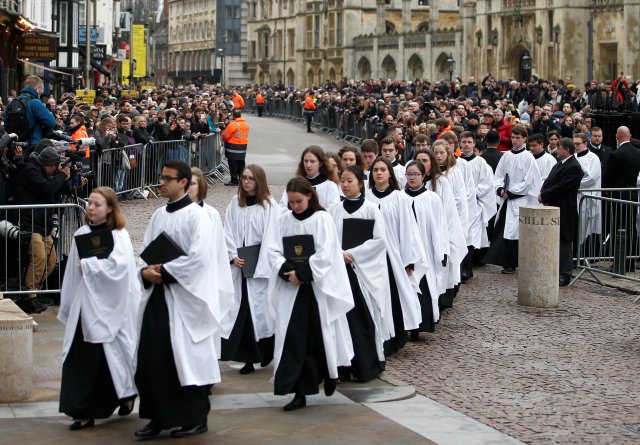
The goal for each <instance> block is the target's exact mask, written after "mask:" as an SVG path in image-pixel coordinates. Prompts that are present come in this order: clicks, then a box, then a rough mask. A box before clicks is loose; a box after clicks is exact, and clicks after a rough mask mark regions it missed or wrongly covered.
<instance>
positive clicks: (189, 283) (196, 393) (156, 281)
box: [135, 160, 221, 439]
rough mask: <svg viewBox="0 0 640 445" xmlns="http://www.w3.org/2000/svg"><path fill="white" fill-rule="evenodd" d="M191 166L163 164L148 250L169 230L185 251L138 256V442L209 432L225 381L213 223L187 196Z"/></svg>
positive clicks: (168, 233) (145, 241)
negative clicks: (217, 388)
mask: <svg viewBox="0 0 640 445" xmlns="http://www.w3.org/2000/svg"><path fill="white" fill-rule="evenodd" d="M190 182H191V168H190V167H189V166H188V165H187V164H186V163H184V162H182V161H178V160H174V161H165V163H164V165H163V168H162V173H161V175H160V190H161V193H162V195H163V196H166V197H167V198H168V199H169V202H168V204H167V205H166V206H165V207H161V208H159V209H158V210H156V212H155V213H154V214H153V216H152V217H151V221H150V222H149V226H148V227H147V231H146V233H145V235H144V240H143V249H144V248H146V247H147V246H148V245H149V244H150V243H151V242H152V241H154V240H155V239H156V238H157V237H158V236H159V235H161V234H162V233H164V234H165V235H166V236H167V237H168V238H169V239H170V240H171V241H172V242H173V243H174V244H175V245H177V246H178V247H179V248H180V249H181V250H182V251H183V252H186V254H184V255H181V256H178V257H177V258H175V259H172V260H170V261H166V262H165V263H164V264H147V263H145V262H144V260H142V259H141V260H140V265H141V266H142V267H141V276H142V284H143V290H142V304H141V308H142V314H141V317H140V321H141V327H140V343H139V346H138V363H137V371H136V376H135V381H136V386H137V387H138V390H139V393H140V417H141V418H144V419H149V420H150V422H149V424H147V425H146V426H145V427H144V428H141V429H140V430H138V431H136V432H135V436H136V437H137V438H139V439H148V438H152V437H155V436H157V435H158V434H160V432H162V430H168V429H172V431H171V435H172V436H173V437H189V436H193V435H196V434H202V433H205V432H206V431H207V416H208V413H209V409H210V404H209V398H208V390H209V388H210V387H211V385H213V384H215V383H219V382H220V369H219V368H218V360H217V358H218V351H217V349H216V348H217V346H216V345H218V344H220V343H219V341H220V338H219V336H220V330H219V327H218V326H219V321H220V318H221V314H220V312H221V310H220V299H219V295H218V292H217V290H216V289H217V286H216V285H215V283H216V282H217V280H218V270H217V269H218V267H217V262H216V261H212V260H211V252H213V251H214V249H215V243H214V233H213V232H214V231H213V230H212V226H211V220H210V219H209V216H208V215H207V213H206V211H205V210H203V208H202V207H200V206H199V205H197V204H195V203H193V202H192V201H191V198H189V195H188V193H187V190H188V189H189V185H190Z"/></svg>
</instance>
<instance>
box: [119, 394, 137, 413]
mask: <svg viewBox="0 0 640 445" xmlns="http://www.w3.org/2000/svg"><path fill="white" fill-rule="evenodd" d="M136 397H137V396H132V397H127V398H126V399H123V400H122V403H121V404H120V409H119V410H118V415H119V416H128V415H129V414H131V411H133V406H134V405H135V404H136ZM129 402H131V407H129V406H127V404H128V403H129Z"/></svg>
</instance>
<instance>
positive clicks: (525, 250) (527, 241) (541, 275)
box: [518, 205, 560, 307]
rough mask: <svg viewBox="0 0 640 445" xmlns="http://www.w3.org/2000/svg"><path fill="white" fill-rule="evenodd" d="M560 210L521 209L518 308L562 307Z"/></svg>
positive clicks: (541, 206)
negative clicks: (560, 299)
mask: <svg viewBox="0 0 640 445" xmlns="http://www.w3.org/2000/svg"><path fill="white" fill-rule="evenodd" d="M559 261H560V208H559V207H551V206H543V205H537V206H522V207H520V240H519V242H518V304H521V305H523V306H532V307H556V306H558V280H559Z"/></svg>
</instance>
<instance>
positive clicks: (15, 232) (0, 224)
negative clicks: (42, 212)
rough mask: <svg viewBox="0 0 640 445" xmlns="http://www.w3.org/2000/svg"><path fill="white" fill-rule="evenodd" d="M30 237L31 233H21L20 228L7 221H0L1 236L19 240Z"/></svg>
mask: <svg viewBox="0 0 640 445" xmlns="http://www.w3.org/2000/svg"><path fill="white" fill-rule="evenodd" d="M30 235H31V233H29V232H23V231H21V230H20V227H18V226H16V225H15V224H13V223H11V222H9V221H7V220H3V221H0V236H3V237H4V238H6V239H12V240H17V239H19V238H27V237H29V236H30Z"/></svg>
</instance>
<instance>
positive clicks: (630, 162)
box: [602, 126, 640, 272]
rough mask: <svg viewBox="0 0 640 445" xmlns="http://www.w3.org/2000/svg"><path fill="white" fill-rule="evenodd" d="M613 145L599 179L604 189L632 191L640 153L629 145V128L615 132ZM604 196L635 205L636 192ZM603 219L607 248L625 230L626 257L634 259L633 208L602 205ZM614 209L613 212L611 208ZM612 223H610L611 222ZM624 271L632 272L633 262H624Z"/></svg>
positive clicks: (619, 205)
mask: <svg viewBox="0 0 640 445" xmlns="http://www.w3.org/2000/svg"><path fill="white" fill-rule="evenodd" d="M616 142H617V143H618V148H617V149H616V150H613V151H612V152H611V155H610V156H609V161H608V162H607V169H606V170H604V174H603V175H602V187H603V188H635V187H636V182H637V180H638V173H640V151H638V149H636V148H635V147H634V146H633V144H632V143H631V131H629V128H628V127H624V126H622V127H619V128H618V130H617V131H616ZM603 195H604V196H607V197H609V198H614V199H621V200H623V201H632V202H638V192H637V191H635V190H625V191H619V192H607V193H606V194H605V193H603ZM604 207H605V208H604V210H603V218H605V221H607V224H606V225H607V227H605V233H607V234H609V245H613V243H614V240H615V239H616V238H615V237H616V234H617V233H618V232H617V231H618V230H619V229H624V230H625V235H626V241H627V242H626V256H627V258H629V257H632V256H635V255H636V254H637V252H634V248H635V244H636V242H635V240H636V228H635V222H636V210H637V209H636V207H633V206H631V205H625V204H624V203H608V202H607V203H605V205H604ZM614 207H615V208H614ZM612 219H613V221H611V220H612ZM626 270H627V271H629V272H633V271H634V270H635V260H633V259H629V260H627V261H626Z"/></svg>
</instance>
